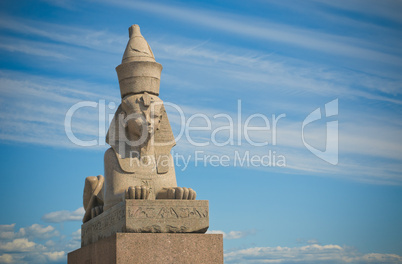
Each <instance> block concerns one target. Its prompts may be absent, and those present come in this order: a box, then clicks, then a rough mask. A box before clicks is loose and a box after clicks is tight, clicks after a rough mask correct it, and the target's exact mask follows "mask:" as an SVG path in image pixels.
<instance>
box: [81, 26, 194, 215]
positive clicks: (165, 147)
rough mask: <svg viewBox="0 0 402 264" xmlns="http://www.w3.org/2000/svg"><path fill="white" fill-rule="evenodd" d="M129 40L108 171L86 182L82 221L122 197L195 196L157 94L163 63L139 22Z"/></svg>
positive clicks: (109, 140) (109, 137)
mask: <svg viewBox="0 0 402 264" xmlns="http://www.w3.org/2000/svg"><path fill="white" fill-rule="evenodd" d="M129 35H130V40H129V42H128V44H127V47H126V51H125V52H124V55H123V59H122V64H120V65H119V66H118V67H116V71H117V75H118V78H119V85H120V93H121V97H122V103H121V104H120V106H119V107H118V109H117V111H116V113H115V116H114V118H113V120H112V122H111V125H110V127H109V131H108V134H107V136H106V142H107V143H108V144H109V145H110V146H111V148H109V149H108V150H107V151H106V152H105V156H104V166H105V177H104V178H103V176H101V175H99V176H98V177H94V176H91V177H88V178H87V179H86V182H85V187H84V208H85V210H86V212H85V216H84V219H83V222H86V221H88V220H90V219H91V218H94V217H96V216H97V215H99V214H101V213H102V212H103V211H106V210H108V209H110V208H111V207H113V206H114V205H116V204H118V203H120V202H121V201H124V199H148V200H154V199H188V200H195V198H196V193H195V191H194V190H192V189H191V188H181V187H177V183H176V175H175V170H174V163H173V158H172V156H171V154H170V151H171V148H172V147H173V146H174V145H175V140H174V136H173V133H172V129H171V127H170V124H169V120H168V117H167V114H166V110H165V108H164V105H163V101H162V100H161V99H160V98H159V97H158V95H159V83H160V74H161V71H162V66H161V65H160V64H159V63H157V62H156V61H155V58H154V55H153V53H152V51H151V48H150V47H149V45H148V43H147V42H146V40H145V39H144V38H143V37H142V35H141V33H140V30H139V27H138V25H133V26H131V27H130V28H129Z"/></svg>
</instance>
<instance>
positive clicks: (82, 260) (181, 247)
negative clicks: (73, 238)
mask: <svg viewBox="0 0 402 264" xmlns="http://www.w3.org/2000/svg"><path fill="white" fill-rule="evenodd" d="M67 263H68V264H132V263H189V264H196V263H208V264H215V263H217V264H218V263H219V264H223V236H222V235H219V234H174V233H159V234H151V233H150V234H147V233H116V234H114V235H113V236H111V237H108V238H105V239H102V240H100V241H98V242H95V243H93V244H90V245H88V246H85V247H82V248H80V249H77V250H75V251H73V252H71V253H69V254H68V260H67Z"/></svg>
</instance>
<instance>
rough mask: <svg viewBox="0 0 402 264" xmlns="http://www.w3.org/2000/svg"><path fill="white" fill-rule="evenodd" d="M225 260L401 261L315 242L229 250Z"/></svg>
mask: <svg viewBox="0 0 402 264" xmlns="http://www.w3.org/2000/svg"><path fill="white" fill-rule="evenodd" d="M224 256H225V263H246V262H247V263H281V264H287V263H289V264H290V263H322V264H327V263H328V264H329V263H331V264H333V263H337V264H343V263H345V264H346V263H360V264H365V263H387V264H391V263H401V262H402V257H401V256H399V255H396V254H381V253H368V254H364V253H362V252H359V251H358V250H356V249H355V248H352V247H347V246H339V245H318V244H312V245H307V246H302V247H254V248H248V249H241V250H236V251H232V252H226V253H225V254H224Z"/></svg>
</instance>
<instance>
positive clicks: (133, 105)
mask: <svg viewBox="0 0 402 264" xmlns="http://www.w3.org/2000/svg"><path fill="white" fill-rule="evenodd" d="M162 103H163V101H162V100H161V99H159V98H158V97H157V96H155V95H150V94H148V93H144V94H136V95H130V96H127V97H125V98H124V99H123V101H122V103H121V105H122V108H123V110H124V112H125V114H126V116H125V118H124V121H123V122H125V125H126V126H127V128H128V133H129V134H130V135H131V136H133V137H134V138H136V139H142V140H141V141H147V140H149V139H150V137H151V136H152V135H153V134H154V133H155V130H156V129H158V127H159V124H160V121H161V117H162V112H161V109H162ZM145 137H146V138H145Z"/></svg>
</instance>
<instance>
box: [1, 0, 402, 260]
mask: <svg viewBox="0 0 402 264" xmlns="http://www.w3.org/2000/svg"><path fill="white" fill-rule="evenodd" d="M0 10H1V11H0V123H1V126H0V144H1V157H2V159H1V161H0V167H1V180H2V184H1V185H0V193H1V194H0V198H1V201H2V206H1V209H2V214H1V215H0V263H65V262H66V253H67V252H70V251H72V250H74V249H77V248H79V247H80V233H79V232H80V231H79V230H80V224H81V222H80V221H81V218H82V215H83V209H82V190H83V187H84V180H85V177H87V176H91V175H98V174H103V153H104V151H105V150H106V149H107V148H108V147H107V145H105V142H104V137H105V131H107V128H108V122H110V119H109V115H112V114H113V113H114V111H115V110H116V106H118V104H119V103H120V94H119V87H118V80H117V75H116V73H115V69H114V68H115V67H116V66H118V65H119V64H120V63H121V58H122V55H123V52H124V49H125V46H126V44H127V41H128V30H127V29H128V27H129V26H130V25H132V24H139V25H140V27H141V32H142V34H143V36H144V37H145V38H146V40H147V41H148V43H149V44H150V46H151V47H152V50H153V52H154V55H155V58H156V61H157V62H159V63H161V64H162V65H163V67H164V69H163V71H162V77H161V90H160V97H161V99H162V100H164V101H165V103H166V102H168V103H171V104H176V105H178V106H180V108H181V109H182V110H183V114H184V116H180V113H179V112H178V111H176V110H175V109H174V108H173V107H166V109H167V111H168V115H169V119H170V122H171V124H172V129H173V131H174V134H175V135H176V136H179V135H180V131H181V129H184V130H183V132H184V134H183V136H181V137H180V138H177V145H176V146H175V147H174V148H173V154H174V155H177V157H184V158H185V160H187V159H188V160H189V163H188V164H184V162H183V160H181V159H178V160H177V164H176V177H177V181H178V183H179V185H180V186H188V187H191V188H193V189H195V190H196V191H197V199H206V200H209V201H210V232H213V233H223V234H224V238H225V239H224V250H225V262H226V263H270V261H271V262H275V263H402V239H401V237H402V226H401V224H400V223H401V222H402V207H401V204H402V187H401V185H402V176H401V175H402V174H401V173H402V165H401V164H402V136H401V135H402V120H401V116H402V115H401V114H402V107H401V104H402V95H401V93H402V89H401V88H402V87H401V85H402V77H401V70H402V67H401V66H402V51H401V49H400V47H401V44H402V43H401V42H402V41H401V37H402V30H401V29H402V17H401V16H400V13H401V11H402V4H401V2H399V1H390V0H385V1H374V0H367V1H363V0H354V1H323V0H314V1H269V0H267V1H262V0H261V1H258V0H256V1H247V2H246V1H219V2H218V1H203V2H199V1H170V2H168V1H158V2H157V1H128V0H127V1H126V0H116V1H107V0H102V1H90V0H84V1H67V0H54V1H51V0H43V1H24V0H22V1H2V2H1V3H0ZM336 99H337V103H338V105H337V106H338V107H337V110H338V111H337V115H335V116H330V117H327V118H322V119H320V120H317V121H315V122H312V123H310V124H308V125H306V126H305V127H304V130H303V131H304V135H303V137H302V125H303V121H304V120H305V119H306V117H307V116H308V115H309V114H310V113H312V112H313V111H314V110H316V109H317V108H319V109H321V113H323V116H325V115H324V113H326V112H325V111H324V107H325V105H326V104H327V103H329V102H332V101H334V100H336ZM83 101H91V102H94V103H97V106H96V107H84V108H81V109H79V110H78V111H76V112H75V113H74V115H73V116H72V123H71V129H72V131H73V133H74V135H75V136H76V137H77V138H79V139H81V140H97V144H95V145H94V146H90V147H82V146H77V145H75V144H73V143H72V142H71V141H70V139H69V138H68V136H67V134H66V131H65V117H66V114H67V112H68V110H69V109H70V108H71V107H72V106H73V105H75V104H76V103H79V102H83ZM239 105H241V113H240V114H238V112H239ZM100 109H103V110H104V111H105V113H106V115H101V117H100V115H99V110H100ZM103 110H102V111H103ZM327 112H328V111H327ZM197 114H198V118H193V119H192V120H191V117H192V116H194V115H197ZM200 114H203V115H205V116H206V117H208V119H209V120H210V121H211V129H209V130H204V131H199V130H198V131H191V130H188V126H182V125H181V123H180V122H181V118H184V120H185V122H187V124H190V126H192V127H195V126H202V127H205V126H206V125H207V123H206V120H205V119H203V118H200V117H199V115H200ZM218 114H225V115H227V116H229V117H230V118H231V119H232V120H233V122H234V124H236V126H237V124H238V123H240V124H241V125H242V127H244V123H245V121H246V120H247V119H248V118H249V117H250V116H252V115H253V114H259V115H260V117H261V116H265V117H267V119H268V121H269V122H270V124H271V125H272V121H273V115H274V117H278V116H280V115H281V114H283V115H284V116H283V117H282V118H281V119H280V120H279V121H278V123H277V129H276V136H275V135H274V133H273V129H265V130H264V129H262V130H260V131H252V132H250V134H249V139H251V140H252V141H254V142H260V143H261V142H266V141H268V142H269V144H268V145H266V146H255V145H253V144H250V142H248V141H247V138H246V137H245V135H244V130H241V133H239V131H238V130H237V129H234V131H233V144H226V145H225V146H217V145H216V144H212V143H211V142H212V130H214V129H217V128H219V127H222V126H227V125H228V122H227V119H225V118H222V117H220V118H219V117H216V115H218ZM189 120H190V122H189ZM263 121H264V119H262V118H259V117H256V118H254V119H252V120H251V121H250V124H251V125H253V126H260V127H261V126H264V122H263ZM334 121H337V122H338V138H337V139H338V141H337V146H338V155H337V157H338V162H337V164H336V165H333V164H330V163H328V162H326V161H324V160H322V159H320V158H319V157H317V156H315V155H314V154H313V153H312V152H310V151H309V150H308V149H307V148H306V146H305V144H304V143H303V139H304V140H305V142H307V143H308V144H309V145H311V146H312V147H314V148H316V149H318V150H320V151H324V150H325V146H326V143H328V142H327V141H328V140H329V141H331V142H334V141H336V138H334V137H331V138H329V139H328V140H327V138H326V132H327V128H326V124H327V122H334ZM328 124H329V123H328ZM235 128H237V127H235ZM271 128H272V126H271ZM186 133H187V134H186ZM187 135H188V136H187ZM215 136H216V141H218V142H220V143H223V142H225V141H227V140H229V139H230V138H231V134H230V131H229V130H225V131H221V132H219V133H216V134H215ZM189 138H190V140H189ZM274 139H276V144H274ZM192 142H196V143H207V145H206V146H195V144H192ZM208 142H209V143H208ZM274 151H275V155H276V157H277V158H278V157H279V156H283V157H284V158H285V161H286V166H253V165H250V166H245V165H244V166H239V164H238V163H237V164H234V161H235V159H236V155H242V157H243V155H245V153H248V154H249V155H250V156H256V157H262V156H264V155H268V153H270V152H271V154H273V153H274ZM196 152H197V153H198V154H196ZM196 155H199V157H202V160H203V161H206V166H204V163H203V161H202V162H200V161H197V158H196ZM208 155H209V156H213V155H214V156H218V157H222V156H228V157H229V159H230V162H229V164H228V166H226V164H221V165H220V166H214V165H215V164H214V163H212V162H210V161H208V158H206V156H208ZM271 156H272V155H271Z"/></svg>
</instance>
